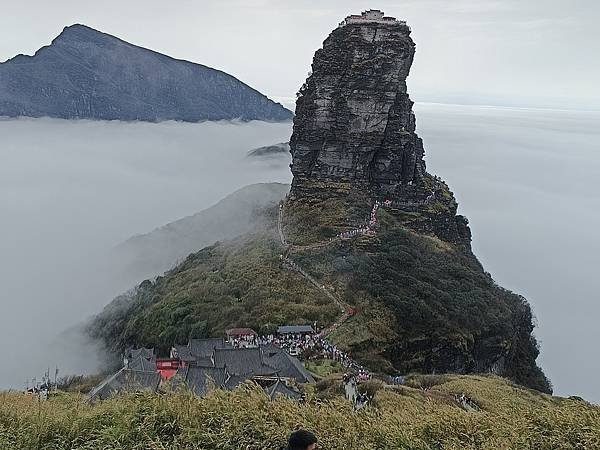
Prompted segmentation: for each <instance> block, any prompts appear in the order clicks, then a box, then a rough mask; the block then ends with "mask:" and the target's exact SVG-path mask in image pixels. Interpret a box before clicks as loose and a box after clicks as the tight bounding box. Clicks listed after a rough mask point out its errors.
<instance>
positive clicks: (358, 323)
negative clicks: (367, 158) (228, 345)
mask: <svg viewBox="0 0 600 450" xmlns="http://www.w3.org/2000/svg"><path fill="white" fill-rule="evenodd" d="M345 198H346V202H347V203H348V204H349V205H355V206H354V207H345V204H344V203H339V204H338V202H333V205H335V207H333V206H331V207H330V206H328V205H326V204H325V205H324V204H319V203H317V202H313V203H310V202H306V201H304V202H296V203H292V204H291V206H290V205H289V204H288V205H287V206H286V208H285V215H284V217H285V222H284V223H285V224H286V227H285V232H286V235H287V236H288V237H289V239H290V240H291V241H292V242H299V243H300V246H293V247H292V248H291V249H287V250H286V249H285V248H284V247H283V246H282V245H281V242H280V240H279V237H278V235H277V232H276V226H277V209H278V207H277V205H273V206H272V207H271V208H267V209H265V210H264V215H265V224H266V225H265V227H266V229H265V230H264V231H262V232H260V233H255V234H248V235H245V236H243V237H240V238H237V239H235V240H232V241H225V242H219V243H216V244H215V245H212V246H210V247H207V248H204V249H202V250H200V251H199V252H197V253H194V254H191V255H190V256H189V257H188V258H187V259H186V260H185V261H184V262H183V263H182V264H180V265H179V266H177V267H175V268H174V269H173V270H171V271H169V272H167V273H166V274H165V275H164V276H162V277H158V278H157V279H156V280H155V281H145V282H143V283H142V284H141V285H140V286H139V287H137V288H136V289H135V290H134V291H132V292H130V293H128V294H126V295H124V296H121V297H120V298H118V299H116V300H115V301H114V302H112V303H111V304H110V305H108V306H107V307H106V308H105V310H104V311H103V312H102V313H101V314H100V315H99V316H98V317H97V318H96V319H95V320H94V321H93V322H92V324H91V325H90V332H91V334H92V335H93V336H95V337H98V338H101V339H102V340H104V341H105V342H106V343H108V345H109V347H110V348H112V349H114V350H116V351H120V350H122V349H124V348H126V347H128V346H131V345H144V346H149V347H156V348H157V349H159V351H161V352H167V351H168V349H169V348H170V347H171V346H172V345H173V344H174V343H185V342H187V339H188V338H189V337H190V336H192V337H196V338H201V337H207V336H221V335H222V333H223V331H224V330H225V329H227V328H230V327H236V326H250V327H253V328H254V329H256V330H257V331H258V332H259V333H264V334H266V333H271V332H273V331H274V330H275V328H276V327H277V326H278V325H283V324H302V323H312V322H314V321H317V322H318V324H319V325H321V326H327V325H330V324H331V323H333V322H334V321H335V320H336V319H337V318H338V316H339V309H338V307H337V306H336V305H335V304H334V302H332V301H331V298H328V297H327V296H326V295H324V293H323V292H322V291H321V290H320V289H316V288H315V287H314V286H313V285H311V284H310V283H308V282H307V281H306V279H304V278H302V277H301V276H300V275H299V274H298V273H297V272H294V271H290V270H288V269H286V268H285V267H284V265H283V264H282V260H281V255H282V253H285V254H286V255H288V256H290V257H291V258H293V260H294V261H295V262H297V263H298V264H300V265H301V267H302V268H303V269H304V270H306V271H308V272H309V273H310V275H312V276H313V278H314V279H315V280H317V282H318V283H319V284H320V285H321V284H322V285H323V286H325V287H326V288H327V289H328V291H329V292H331V293H333V294H334V295H336V296H337V297H339V298H340V299H341V300H342V301H343V302H344V303H345V304H347V305H350V306H351V307H353V308H354V309H355V311H356V314H355V316H354V317H352V318H351V319H350V320H349V321H347V322H346V323H344V324H343V325H342V326H341V327H340V328H339V329H338V330H337V331H336V332H335V333H334V334H333V335H332V336H330V339H331V340H333V341H334V342H335V343H336V344H338V345H339V346H340V347H341V348H343V349H344V350H346V351H349V352H350V353H351V354H352V355H353V356H354V358H355V359H357V360H358V361H359V362H361V363H363V364H364V365H366V366H367V367H369V368H370V369H371V370H375V371H380V372H386V373H400V374H406V373H409V372H421V373H431V372H436V373H439V372H442V373H443V372H456V373H478V372H493V373H496V374H499V375H502V376H506V377H509V378H511V379H512V380H514V381H515V382H517V383H520V384H522V385H525V386H528V387H531V388H535V389H538V390H541V391H544V392H551V386H550V383H549V381H548V380H547V379H546V378H545V376H544V374H543V373H542V371H541V370H540V369H539V368H538V366H537V365H536V363H535V360H536V357H537V355H538V353H539V350H538V347H537V343H536V341H535V338H534V337H533V336H532V331H533V320H532V314H531V310H530V308H529V306H528V304H527V302H526V301H525V299H524V298H522V297H521V296H518V295H516V294H513V293H511V292H509V291H507V290H505V289H503V288H501V287H499V286H497V285H496V284H495V283H494V281H493V279H492V278H491V277H490V276H489V274H487V273H485V272H484V271H483V269H482V267H481V265H480V264H479V262H478V261H477V259H476V258H475V257H474V256H473V255H472V253H471V252H470V249H465V247H463V246H461V245H457V244H454V243H450V242H447V241H444V240H442V239H440V238H439V237H437V236H435V235H433V234H426V233H423V232H417V231H415V230H414V229H412V228H411V224H413V223H415V222H417V223H418V224H419V225H418V226H419V227H421V226H422V223H427V220H430V221H431V220H433V221H435V220H436V218H435V217H436V216H435V214H436V212H435V208H436V205H431V207H430V209H432V210H433V211H432V212H429V211H424V212H422V213H420V214H417V213H414V214H407V213H406V212H403V211H399V210H394V209H391V208H388V209H384V208H382V209H380V211H379V212H378V225H377V233H376V234H375V235H373V236H359V237H355V238H352V239H345V240H339V239H333V240H332V241H329V238H330V237H332V236H335V233H337V232H339V231H340V230H343V229H344V226H345V228H346V229H347V228H349V227H351V226H352V224H353V223H354V224H357V225H359V224H360V221H359V218H361V221H364V217H365V216H367V217H368V212H369V204H368V203H367V201H366V199H363V200H364V201H362V202H361V201H359V200H357V199H351V198H350V196H348V195H346V196H345ZM442 211H443V210H442ZM428 214H430V215H431V217H433V219H428V218H427V215H428ZM442 214H444V212H442ZM311 218H313V219H312V221H313V227H308V226H306V227H305V226H303V225H302V224H308V223H310V221H311ZM317 218H318V219H317ZM317 220H319V221H320V222H318V223H319V225H317ZM355 226H356V225H355ZM303 230H311V231H310V233H311V234H310V236H309V235H307V234H306V233H304V234H303ZM315 230H317V231H315ZM319 241H321V242H325V245H321V244H320V243H319ZM315 242H316V243H317V245H316V246H315V245H310V244H311V243H312V244H314V243H315ZM306 244H309V245H308V246H306Z"/></svg>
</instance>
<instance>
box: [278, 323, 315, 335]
mask: <svg viewBox="0 0 600 450" xmlns="http://www.w3.org/2000/svg"><path fill="white" fill-rule="evenodd" d="M314 332H315V330H313V327H312V325H283V326H281V327H279V328H277V333H279V334H306V333H314Z"/></svg>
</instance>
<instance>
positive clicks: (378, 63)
mask: <svg viewBox="0 0 600 450" xmlns="http://www.w3.org/2000/svg"><path fill="white" fill-rule="evenodd" d="M414 55H415V43H414V42H413V40H412V38H411V37H410V28H409V27H408V26H407V25H406V24H404V23H403V22H395V23H389V24H386V23H377V22H365V23H362V24H361V23H352V24H347V25H344V26H340V27H338V28H337V29H335V30H334V31H333V32H332V33H331V34H330V35H329V37H328V38H327V39H326V40H325V42H324V43H323V48H321V49H320V50H318V51H317V52H316V53H315V56H314V60H313V64H312V74H311V75H310V76H309V77H308V79H307V80H306V83H305V84H304V85H303V86H302V88H301V89H300V91H299V93H298V101H297V104H296V115H295V118H294V131H293V134H292V137H291V141H290V152H291V154H292V165H291V169H292V173H293V175H294V179H293V182H292V189H291V196H290V197H291V202H292V203H293V202H299V203H302V202H305V203H306V201H307V199H312V200H311V202H312V203H314V202H318V201H319V200H321V201H327V200H328V199H333V198H334V197H336V196H337V197H338V199H337V200H341V201H346V200H347V197H348V196H349V195H350V196H354V197H357V196H362V197H363V198H364V199H365V200H366V201H367V203H368V202H371V203H372V201H373V200H374V199H380V200H383V199H388V200H392V201H393V202H394V207H397V208H398V209H399V210H402V211H404V212H407V213H411V214H413V215H412V217H407V222H406V225H407V226H409V227H410V228H412V229H414V230H417V231H420V232H427V233H432V234H435V235H437V236H438V237H440V238H442V239H444V240H446V241H449V242H452V243H456V244H460V245H462V246H463V247H465V248H466V249H467V251H470V242H471V232H470V230H469V227H468V222H467V220H466V218H464V217H462V216H460V215H457V206H458V205H457V203H456V201H455V199H454V196H453V194H452V192H450V190H449V189H448V186H447V185H446V184H445V183H443V181H442V180H440V179H438V178H437V177H433V176H432V175H429V174H428V173H427V172H426V166H425V161H424V159H423V156H424V150H423V142H422V140H421V138H419V136H418V135H417V133H416V132H415V129H416V120H415V115H414V113H413V111H412V106H413V102H412V101H411V100H410V97H409V95H408V92H407V87H406V78H407V77H408V74H409V72H410V68H411V65H412V62H413V57H414ZM355 203H356V202H355ZM414 213H418V215H415V214H414ZM346 219H347V220H346V222H347V224H348V225H351V222H352V220H353V219H352V218H346ZM343 226H344V224H343V223H338V224H333V226H332V224H327V225H324V226H323V228H330V229H331V230H335V231H341V230H343Z"/></svg>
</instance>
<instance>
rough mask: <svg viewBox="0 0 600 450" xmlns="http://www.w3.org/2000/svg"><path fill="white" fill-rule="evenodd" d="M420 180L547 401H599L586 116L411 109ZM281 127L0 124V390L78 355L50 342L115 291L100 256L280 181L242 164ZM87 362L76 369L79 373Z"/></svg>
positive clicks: (599, 246)
mask: <svg viewBox="0 0 600 450" xmlns="http://www.w3.org/2000/svg"><path fill="white" fill-rule="evenodd" d="M416 114H417V121H418V132H419V133H420V135H421V136H422V137H423V139H424V141H425V149H426V160H427V163H428V169H429V171H430V172H432V173H435V174H438V175H440V176H441V177H442V178H444V179H445V180H447V181H448V183H449V185H450V187H451V188H452V189H453V191H454V192H455V194H456V197H457V199H458V200H459V202H460V205H461V206H460V210H461V212H462V213H464V214H466V215H467V216H468V217H469V219H470V222H471V227H472V230H473V235H474V249H475V252H476V254H477V255H478V256H479V258H480V259H481V260H482V262H483V264H484V266H485V268H486V270H488V271H489V272H491V273H492V275H493V276H494V278H495V279H496V280H497V281H498V282H499V283H500V284H502V285H503V286H505V287H507V288H510V289H512V290H514V291H516V292H518V293H521V294H523V295H525V296H526V297H527V298H528V299H529V301H530V302H531V304H532V305H533V308H534V312H535V314H536V316H537V318H538V321H539V328H538V329H537V331H536V334H537V336H538V337H539V338H540V339H541V342H542V356H541V359H540V361H541V363H542V366H543V368H544V370H545V371H546V372H547V374H548V375H549V376H550V378H551V379H552V381H553V382H554V385H555V387H556V391H557V393H559V394H569V395H571V394H579V395H582V396H584V397H585V398H587V399H590V400H594V401H596V402H600V389H599V388H598V384H597V380H596V378H597V377H596V374H597V373H599V372H600V361H599V360H598V359H597V358H596V357H595V355H596V354H597V349H596V344H597V342H598V341H599V340H600V332H599V331H598V327H597V324H596V321H597V317H598V315H599V313H600V311H599V307H598V305H597V301H596V300H597V297H598V296H597V288H596V285H595V284H596V276H597V273H596V272H597V267H598V264H597V257H598V255H599V254H600V239H598V236H597V230H598V229H600V197H599V196H598V194H597V186H596V185H597V182H598V180H599V179H600V153H599V149H600V130H599V129H598V127H597V124H598V123H600V114H599V113H589V112H588V113H585V112H565V111H540V110H520V109H501V108H483V107H457V106H444V105H435V104H419V105H417V107H416ZM290 133H291V125H290V124H265V123H251V124H246V125H239V124H237V125H231V124H225V123H216V124H215V123H207V124H181V123H164V124H139V123H137V124H125V123H106V122H65V121H59V120H47V119H41V120H29V119H26V120H16V121H0V136H2V141H1V142H2V145H1V146H0V161H2V164H0V211H1V213H2V220H1V221H0V255H1V256H0V285H2V291H1V292H0V308H1V311H2V314H1V315H0V354H2V355H3V356H4V364H3V365H2V366H1V367H0V387H1V386H7V385H11V384H12V385H14V386H16V387H19V386H21V385H22V383H23V382H24V380H25V377H26V376H33V375H35V374H39V373H41V371H42V369H43V368H45V367H47V366H50V367H52V366H53V365H54V364H55V363H56V362H58V363H59V364H60V366H61V368H63V369H65V370H67V369H70V370H82V369H92V368H93V367H91V366H93V363H94V361H92V354H89V355H88V354H86V353H85V348H84V349H83V357H81V353H82V349H81V348H78V349H77V350H70V349H66V348H65V347H64V340H63V343H59V344H55V343H54V342H53V337H54V336H55V335H56V334H57V333H59V332H61V331H62V330H63V329H64V328H66V327H69V326H71V325H73V324H76V323H77V322H78V321H80V320H81V319H82V318H84V317H86V316H89V315H90V314H93V313H95V312H97V311H98V310H99V309H100V308H101V307H102V306H103V305H104V304H106V303H107V302H108V301H110V299H111V298H112V297H113V296H114V295H116V294H118V293H120V292H121V291H123V290H125V289H127V288H129V287H131V284H132V281H131V280H128V279H123V278H121V277H119V274H118V273H114V271H113V270H112V269H114V267H111V266H106V265H105V264H104V262H103V261H104V259H103V256H104V255H105V253H106V252H108V251H109V250H110V249H111V248H112V247H113V246H114V245H116V244H118V243H120V242H121V241H123V240H125V239H127V238H128V237H129V236H131V235H133V234H136V233H143V232H147V231H150V230H152V229H153V228H155V227H157V226H160V225H162V224H165V223H167V222H170V221H172V220H176V219H178V218H181V217H183V216H187V215H190V214H193V213H195V212H197V211H199V210H201V209H203V208H205V207H207V206H209V205H211V204H213V203H215V202H216V201H218V200H220V199H221V198H222V197H224V196H225V195H226V194H228V193H230V192H232V191H233V190H235V189H237V188H238V187H241V186H244V185H246V184H249V183H255V182H264V181H279V182H289V181H290V173H289V167H288V166H287V165H288V163H289V159H288V158H285V157H284V158H281V159H272V158H271V159H267V160H265V162H264V163H259V162H256V161H249V160H248V159H246V158H245V152H246V151H247V150H249V149H251V148H254V147H259V146H263V145H269V144H273V143H276V142H282V141H286V140H287V139H288V138H289V135H290ZM90 362H91V363H92V364H91V366H90V364H89V363H90Z"/></svg>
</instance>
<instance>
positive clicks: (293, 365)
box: [264, 347, 315, 383]
mask: <svg viewBox="0 0 600 450" xmlns="http://www.w3.org/2000/svg"><path fill="white" fill-rule="evenodd" d="M274 349H275V347H273V348H269V349H268V350H267V351H265V353H264V362H265V363H266V364H268V365H269V366H271V367H274V368H275V369H276V370H277V374H278V375H279V376H280V377H284V378H293V379H294V380H296V381H297V382H298V383H314V382H315V379H314V378H313V376H312V375H311V374H310V372H309V371H308V370H306V368H305V367H304V365H303V364H302V363H301V362H300V361H299V360H298V359H297V358H294V357H293V356H291V355H290V354H289V353H288V352H286V351H285V350H282V349H278V350H279V351H277V352H275V350H274Z"/></svg>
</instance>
